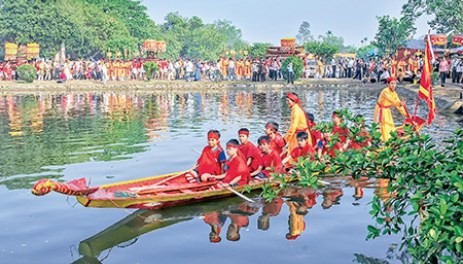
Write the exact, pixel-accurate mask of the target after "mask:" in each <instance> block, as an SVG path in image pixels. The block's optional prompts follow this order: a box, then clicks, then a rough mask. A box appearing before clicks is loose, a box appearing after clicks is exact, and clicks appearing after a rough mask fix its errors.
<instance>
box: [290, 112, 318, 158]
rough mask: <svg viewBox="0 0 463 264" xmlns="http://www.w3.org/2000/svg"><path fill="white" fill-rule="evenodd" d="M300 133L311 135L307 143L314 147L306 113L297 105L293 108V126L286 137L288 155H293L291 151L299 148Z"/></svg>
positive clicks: (291, 125)
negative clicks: (298, 138)
mask: <svg viewBox="0 0 463 264" xmlns="http://www.w3.org/2000/svg"><path fill="white" fill-rule="evenodd" d="M299 132H307V134H309V139H308V140H307V143H309V145H310V146H312V137H311V136H310V132H309V128H308V126H307V119H306V116H305V113H304V111H303V110H302V108H301V107H300V106H299V105H298V104H295V105H293V107H291V124H290V127H289V129H288V131H287V132H286V135H285V140H286V143H287V144H288V154H291V151H292V150H293V149H295V148H296V147H297V133H299Z"/></svg>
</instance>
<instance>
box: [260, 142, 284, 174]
mask: <svg viewBox="0 0 463 264" xmlns="http://www.w3.org/2000/svg"><path fill="white" fill-rule="evenodd" d="M257 142H258V144H259V149H260V150H261V151H262V157H261V159H262V168H263V169H262V174H263V175H265V178H270V176H271V175H270V174H271V173H283V164H282V162H281V158H280V155H279V154H278V153H277V152H276V151H275V150H274V149H273V148H272V145H271V139H270V138H269V137H268V136H262V137H260V138H259V140H258V141H257Z"/></svg>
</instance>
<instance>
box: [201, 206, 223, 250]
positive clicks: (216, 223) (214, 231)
mask: <svg viewBox="0 0 463 264" xmlns="http://www.w3.org/2000/svg"><path fill="white" fill-rule="evenodd" d="M226 220H227V217H226V216H225V215H222V214H221V213H219V212H212V213H207V214H205V215H204V222H205V223H206V224H209V225H210V226H211V232H210V233H209V241H210V242H211V243H219V242H220V241H221V240H222V238H221V237H220V232H221V231H222V227H223V225H224V224H225V221H226Z"/></svg>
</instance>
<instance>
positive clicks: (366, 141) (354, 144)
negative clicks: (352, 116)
mask: <svg viewBox="0 0 463 264" xmlns="http://www.w3.org/2000/svg"><path fill="white" fill-rule="evenodd" d="M357 136H358V137H361V138H364V140H363V141H362V142H357V141H356V140H355V139H354V140H352V143H351V148H353V149H355V150H360V149H362V148H366V147H368V144H369V143H370V142H371V138H370V135H369V134H368V132H367V131H360V132H359V133H358V135H357Z"/></svg>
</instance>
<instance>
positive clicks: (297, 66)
mask: <svg viewBox="0 0 463 264" xmlns="http://www.w3.org/2000/svg"><path fill="white" fill-rule="evenodd" d="M290 62H292V63H293V70H294V80H297V79H298V78H299V77H301V75H302V72H303V71H304V62H303V61H302V60H301V59H300V58H298V57H296V56H291V57H288V58H287V59H286V60H284V61H283V63H282V64H281V74H283V78H284V79H285V80H286V78H287V76H288V64H289V63H290Z"/></svg>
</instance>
